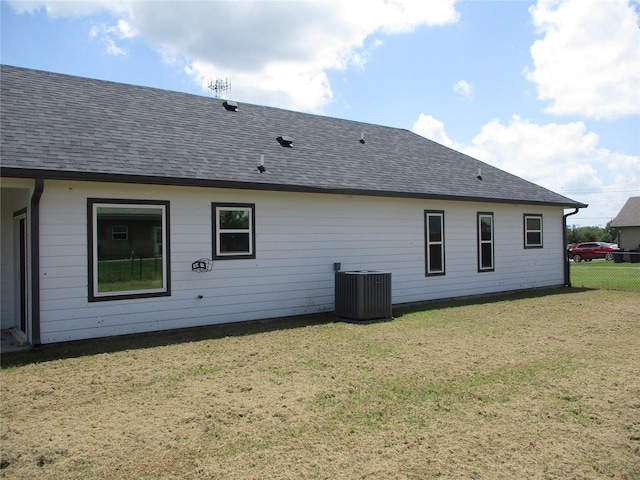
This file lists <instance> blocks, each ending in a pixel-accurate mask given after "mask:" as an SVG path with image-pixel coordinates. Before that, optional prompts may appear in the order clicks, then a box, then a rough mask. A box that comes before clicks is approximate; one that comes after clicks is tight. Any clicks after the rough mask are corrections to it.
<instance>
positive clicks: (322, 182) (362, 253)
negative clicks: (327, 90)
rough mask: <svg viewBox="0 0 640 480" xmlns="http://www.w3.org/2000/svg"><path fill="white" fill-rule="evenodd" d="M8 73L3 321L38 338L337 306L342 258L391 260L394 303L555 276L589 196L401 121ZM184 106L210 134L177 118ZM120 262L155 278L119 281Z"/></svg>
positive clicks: (378, 266) (348, 265)
mask: <svg viewBox="0 0 640 480" xmlns="http://www.w3.org/2000/svg"><path fill="white" fill-rule="evenodd" d="M18 83H20V84H21V89H20V93H19V94H18V93H17V90H16V89H15V88H12V86H15V85H17V84H18ZM43 84H47V85H48V86H49V87H50V88H48V89H44V90H45V91H46V92H47V95H46V96H45V95H43V96H42V98H37V99H33V102H30V103H25V101H24V99H25V98H29V95H37V94H36V93H35V92H37V91H39V90H43V88H42V87H43ZM29 85H32V87H33V88H29ZM35 85H37V88H36V87H35ZM2 89H3V90H2V103H3V110H2V160H3V162H2V183H1V192H2V206H1V208H2V217H1V221H2V265H1V267H2V270H1V275H2V328H17V329H18V330H22V331H23V332H24V333H25V334H26V336H27V338H28V340H29V341H30V342H31V343H33V344H39V343H53V342H61V341H68V340H78V339H84V338H92V337H104V336H112V335H122V334H129V333H137V332H148V331H156V330H166V329H173V328H183V327H192V326H201V325H211V324H219V323H228V322H240V321H247V320H255V319H265V318H274V317H283V316H292V315H301V314H308V313H316V312H332V311H333V310H334V305H335V304H334V275H335V272H334V265H335V264H336V263H339V264H340V266H341V269H342V270H343V271H351V270H354V271H359V270H376V271H378V270H379V271H386V272H390V273H391V274H392V289H393V303H394V304H404V303H409V302H422V301H428V300H433V299H441V298H451V297H460V296H469V295H480V294H488V293H495V292H504V291H511V290H520V289H530V288H541V287H551V286H558V285H564V284H565V282H566V279H565V260H566V258H565V250H564V243H565V242H564V240H563V233H564V225H565V219H564V215H565V208H571V209H577V208H580V207H584V206H585V205H583V204H581V203H578V202H575V201H573V200H570V199H567V198H565V197H562V196H560V195H557V194H555V193H553V192H549V191H548V190H545V189H543V188H541V187H538V186H536V185H533V184H531V183H529V182H526V181H524V180H522V179H519V178H517V177H514V176H512V175H509V174H507V173H505V172H502V171H500V170H497V169H495V168H492V167H490V166H489V165H486V164H483V163H481V162H479V161H477V160H475V159H471V158H469V157H467V156H464V155H462V154H459V153H458V152H455V151H453V150H450V149H447V148H445V147H443V146H440V145H438V144H435V143H433V142H430V141H429V140H426V139H424V138H422V137H419V136H417V135H414V134H411V133H410V132H407V131H405V130H397V129H390V128H387V127H378V126H373V125H368V124H358V123H356V122H346V121H343V120H337V119H327V118H325V117H319V116H313V115H307V114H300V113H294V112H287V111H284V110H278V109H268V108H266V107H255V106H248V107H247V106H242V105H241V106H240V108H239V109H238V111H237V112H234V111H226V110H225V109H223V108H221V107H222V105H221V103H222V101H219V100H217V99H210V98H204V97H195V96H191V95H184V94H178V93H174V92H163V91H157V90H153V89H146V88H140V87H132V86H127V85H119V84H112V83H108V82H97V81H95V80H88V79H78V78H77V77H68V76H63V75H55V74H49V73H46V72H36V71H32V70H25V69H18V68H14V67H6V66H3V67H2ZM25 90H26V91H27V93H25ZM85 90H89V91H90V92H91V98H92V102H91V104H90V105H88V104H85V103H83V102H82V101H79V102H78V103H77V104H73V102H70V100H69V95H72V96H73V97H74V98H77V97H78V96H79V97H82V95H83V94H84V93H83V92H84V91H85ZM25 95H26V97H25ZM56 95H59V96H58V98H56ZM127 95H133V96H134V97H135V98H136V99H138V101H140V102H142V103H143V104H144V108H142V107H140V108H134V107H132V106H131V101H127V98H126V96H127ZM157 95H160V97H162V99H163V100H164V102H165V103H159V101H158V99H157V98H155V99H154V96H157ZM122 96H124V97H125V98H124V100H122V101H123V102H125V104H126V107H124V106H123V107H122V108H121V109H119V110H118V105H117V103H116V104H114V103H112V102H110V101H109V99H110V98H111V97H114V98H121V97H122ZM45 97H46V98H45ZM147 97H148V98H147ZM132 98H133V97H132ZM147 100H148V102H147ZM41 102H45V103H46V102H49V104H48V105H41ZM51 102H54V103H56V102H59V103H58V104H56V105H51ZM189 102H192V103H193V102H195V103H194V105H195V104H199V105H200V104H202V105H204V107H203V108H204V109H205V110H195V111H194V109H193V108H187V107H185V106H184V105H185V103H189ZM56 107H57V108H58V110H56ZM154 108H155V109H159V111H156V112H151V113H149V109H154ZM181 108H184V111H183V110H181ZM245 109H246V110H247V111H249V112H251V113H252V114H253V115H255V117H257V120H256V121H255V123H252V122H249V124H248V125H245V126H242V125H240V126H238V124H236V123H234V122H238V121H239V120H238V118H241V117H239V116H238V114H239V113H240V111H242V110H245ZM114 110H117V111H116V112H115V113H113V112H114ZM61 111H63V112H62V113H60V112H61ZM209 111H210V112H212V113H211V116H210V117H208V116H207V117H206V118H204V117H203V116H205V113H203V112H209ZM55 112H57V113H55ZM110 115H113V118H117V119H118V122H119V123H122V124H124V125H125V126H124V127H122V129H121V130H119V128H120V127H114V126H112V124H111V120H109V118H108V117H109V116H110ZM147 115H151V116H152V117H147ZM154 115H155V116H154ZM161 115H167V116H172V117H171V118H165V120H164V121H162V122H160V123H161V125H158V124H157V122H158V120H154V122H156V124H155V125H154V128H162V129H164V132H163V133H162V135H161V136H160V137H159V138H160V140H159V139H158V138H153V133H151V131H145V129H147V128H150V127H149V126H148V124H147V123H145V122H148V121H149V118H155V119H157V118H160V117H159V116H161ZM233 115H235V117H232V116H233ZM103 117H104V122H103V123H101V124H100V125H98V127H96V128H94V127H92V122H96V120H95V119H96V118H101V119H103ZM194 117H196V120H195V121H196V123H197V124H198V125H199V124H200V123H201V122H207V123H208V127H207V129H206V131H205V132H204V133H202V132H198V131H197V128H198V127H196V126H192V127H191V128H189V126H188V125H187V127H184V128H187V130H183V131H180V132H177V133H178V134H176V132H174V130H173V126H174V125H176V124H179V125H181V126H184V124H185V122H186V123H187V124H188V123H189V122H188V121H186V120H185V119H186V118H191V119H193V118H194ZM196 123H194V125H196ZM258 125H259V127H258ZM265 125H267V127H268V126H269V125H271V126H272V128H271V129H272V132H273V135H271V133H270V134H269V139H270V143H269V144H266V143H265V144H264V145H258V143H259V142H258V141H256V140H255V139H256V138H258V137H259V133H255V132H256V131H258V130H259V128H266V127H265ZM181 128H183V127H181ZM43 129H45V130H47V129H49V131H48V132H45V133H44V134H43V133H42V130H43ZM252 129H254V130H255V131H254V132H253V133H251V131H252ZM345 130H349V132H347V134H348V135H351V134H353V135H354V136H355V141H354V142H353V145H349V146H348V147H344V148H342V147H340V144H341V142H344V141H345V139H344V138H341V137H340V138H339V135H340V132H344V131H345ZM247 132H248V133H247ZM311 132H315V133H311ZM362 132H364V135H362ZM276 134H278V135H280V136H286V135H292V136H293V146H286V145H285V146H281V145H280V144H278V143H277V142H276V141H275V138H276V136H278V135H276ZM101 135H104V136H101ZM172 135H176V136H175V138H171V139H170V141H166V139H167V137H171V136H172ZM246 135H253V137H247V136H246ZM323 135H326V137H323ZM125 137H127V138H125ZM129 137H130V138H129ZM317 137H322V138H320V139H318V138H317ZM363 137H364V140H365V142H366V143H361V142H359V139H360V138H363ZM211 138H214V139H216V140H215V141H214V143H213V144H207V143H206V142H208V141H211ZM329 139H330V140H331V141H330V142H329ZM285 140H286V138H285ZM306 140H308V142H307V144H305V142H306ZM165 141H166V143H163V142H165ZM231 142H233V146H232V147H230V146H229V144H230V143H231ZM334 145H338V147H335V146H334ZM218 150H219V151H218ZM182 151H186V152H187V153H186V154H185V155H184V156H181V155H182V154H181V153H180V152H182ZM162 152H166V154H165V153H162ZM341 153H343V155H342V154H341ZM409 157H411V158H409ZM260 160H262V161H263V162H264V166H265V170H266V171H265V172H260V169H258V168H257V167H258V164H259V163H260ZM301 163H302V164H303V165H302V167H303V168H301V167H300V165H299V164H301ZM364 165H367V166H368V168H369V169H370V170H367V169H365V168H363V166H364ZM429 168H431V169H432V170H431V173H430V170H429ZM377 170H381V171H380V172H379V173H377ZM461 172H462V173H461ZM461 175H463V176H464V178H463V179H461V180H457V177H459V176H461ZM425 176H426V177H431V178H427V179H426V180H425V178H424V177H425ZM467 177H468V178H467ZM479 177H482V178H479ZM425 185H426V186H425ZM429 185H431V186H429ZM227 214H229V215H230V216H229V217H227V216H225V215H227ZM234 215H235V216H234ZM145 225H146V226H145ZM21 228H22V229H24V235H23V236H22V237H21V236H20V235H19V233H20V231H21V230H20V229H21ZM136 229H140V231H143V232H145V233H144V236H145V238H146V240H145V242H142V243H141V242H138V243H137V244H135V243H133V240H135V238H134V237H136V236H138V235H141V234H138V233H136V231H137V230H136ZM149 232H153V241H152V240H150V239H151V236H150V234H149ZM21 245H22V248H21ZM121 247H126V249H128V250H127V252H125V255H124V257H123V256H122V254H120V253H117V252H116V250H117V249H118V248H121ZM142 252H150V253H144V254H143V253H142ZM109 255H111V256H109ZM121 257H122V258H121ZM200 259H204V264H203V266H205V267H208V268H204V269H202V270H204V271H195V270H197V269H194V262H196V261H198V260H200ZM125 260H126V262H128V263H126V268H127V269H130V270H131V273H132V274H133V273H134V272H136V275H137V272H138V269H139V273H140V278H142V276H143V275H142V272H143V268H145V269H146V268H154V269H155V274H154V275H155V276H153V279H152V280H149V281H147V283H144V282H143V283H138V284H135V285H133V284H132V285H129V286H122V285H121V284H117V285H116V286H115V287H114V286H113V285H115V284H112V283H110V282H111V280H108V279H106V277H102V275H103V273H104V272H106V270H105V267H104V266H105V265H109V264H110V265H116V264H119V263H122V262H124V261H125ZM154 262H155V263H154ZM21 263H24V268H23V269H22V270H21V269H20V268H19V267H20V265H21ZM149 265H154V266H153V267H148V266H149ZM100 269H102V270H100ZM100 272H102V273H100ZM141 282H142V280H141ZM21 319H22V320H21Z"/></svg>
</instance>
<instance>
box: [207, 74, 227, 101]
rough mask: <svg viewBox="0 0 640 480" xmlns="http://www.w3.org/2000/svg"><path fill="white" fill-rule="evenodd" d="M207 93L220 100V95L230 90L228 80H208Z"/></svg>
mask: <svg viewBox="0 0 640 480" xmlns="http://www.w3.org/2000/svg"><path fill="white" fill-rule="evenodd" d="M207 86H208V88H209V91H211V93H213V96H214V97H216V98H220V96H221V94H223V93H224V92H227V91H229V90H231V82H230V81H229V79H228V78H224V79H223V78H216V79H215V80H210V81H209V85H207Z"/></svg>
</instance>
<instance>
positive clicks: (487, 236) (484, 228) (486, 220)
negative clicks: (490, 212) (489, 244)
mask: <svg viewBox="0 0 640 480" xmlns="http://www.w3.org/2000/svg"><path fill="white" fill-rule="evenodd" d="M480 240H492V236H491V217H480Z"/></svg>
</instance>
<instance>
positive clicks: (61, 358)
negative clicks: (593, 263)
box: [0, 289, 640, 479]
mask: <svg viewBox="0 0 640 480" xmlns="http://www.w3.org/2000/svg"><path fill="white" fill-rule="evenodd" d="M395 314H396V319H394V320H393V321H386V322H379V323H367V324H358V323H347V322H341V321H338V320H335V319H333V318H331V317H328V316H318V317H304V318H294V319H284V320H279V321H274V322H269V323H259V324H253V325H231V326H223V327H210V328H203V329H194V330H187V331H179V332H164V333H158V334H154V335H140V336H135V337H120V338H116V339H105V340H99V341H91V342H76V343H72V344H66V345H58V346H54V347H47V348H43V349H42V350H41V351H40V352H31V353H27V354H13V355H5V356H4V358H3V359H2V361H3V366H4V369H3V371H2V372H0V380H1V382H2V403H1V407H0V414H1V417H0V418H1V420H2V426H1V430H0V435H1V436H0V438H1V441H2V444H1V445H2V457H1V459H0V461H1V465H0V467H2V468H1V469H0V475H2V476H3V477H6V478H12V479H32V478H47V479H120V478H127V479H203V478H208V479H274V478H278V479H429V478H465V479H466V478H492V479H513V478H529V479H567V478H576V479H583V478H584V479H600V478H602V479H604V478H618V479H639V478H640V297H639V296H638V294H637V293H629V292H612V291H604V290H592V291H585V290H576V289H574V290H567V289H563V290H555V291H550V292H543V293H538V294H533V295H529V296H510V297H503V298H497V299H491V300H489V301H483V302H478V303H472V302H455V303H441V304H434V305H431V306H429V307H426V308H425V307H423V308H421V309H414V310H410V309H405V310H403V311H401V310H396V311H395Z"/></svg>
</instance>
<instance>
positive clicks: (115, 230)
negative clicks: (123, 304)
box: [87, 199, 170, 301]
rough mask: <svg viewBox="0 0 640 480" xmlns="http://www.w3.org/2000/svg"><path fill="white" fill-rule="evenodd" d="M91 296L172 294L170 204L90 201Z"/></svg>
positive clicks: (139, 201)
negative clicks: (170, 279)
mask: <svg viewBox="0 0 640 480" xmlns="http://www.w3.org/2000/svg"><path fill="white" fill-rule="evenodd" d="M87 210H88V225H89V242H88V244H89V300H90V301H100V300H116V299H123V298H136V297H149V296H161V295H169V294H170V281H169V278H170V271H169V265H170V262H169V202H164V201H146V200H102V199H89V200H88V207H87Z"/></svg>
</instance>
